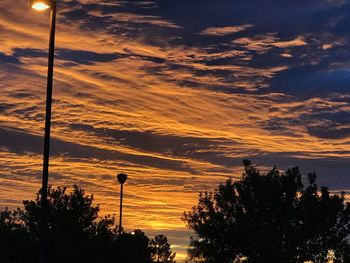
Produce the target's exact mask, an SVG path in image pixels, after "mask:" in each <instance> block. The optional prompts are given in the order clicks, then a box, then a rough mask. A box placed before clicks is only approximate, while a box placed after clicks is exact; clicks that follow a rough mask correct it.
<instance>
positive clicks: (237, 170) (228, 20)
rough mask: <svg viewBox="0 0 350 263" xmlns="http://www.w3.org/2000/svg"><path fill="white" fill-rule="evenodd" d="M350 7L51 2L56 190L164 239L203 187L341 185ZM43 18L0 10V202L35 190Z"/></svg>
mask: <svg viewBox="0 0 350 263" xmlns="http://www.w3.org/2000/svg"><path fill="white" fill-rule="evenodd" d="M349 28H350V3H349V2H348V1H345V0H285V1H280V0H250V1H246V0H245V1H243V0H215V1H213V0H154V1H153V0H149V1H147V0H146V1H132V0H120V1H119V0H110V1H107V0H60V1H58V20H57V33H56V53H55V55H56V61H55V72H54V93H53V97H54V102H53V103H54V104H53V120H52V151H51V163H50V179H49V180H50V181H49V183H50V184H51V185H53V186H59V185H67V186H72V185H73V184H77V185H78V186H80V187H82V188H84V189H85V190H86V192H87V193H89V194H94V196H95V199H96V204H100V207H101V213H102V214H108V213H111V214H113V213H116V214H117V215H118V213H117V212H118V204H119V199H118V196H119V185H118V183H117V181H116V174H117V173H119V172H123V173H127V174H128V176H129V177H128V181H127V182H126V184H125V188H124V193H125V195H124V198H125V199H124V210H123V223H124V227H125V229H126V230H129V231H131V230H133V229H136V228H140V229H142V230H144V231H146V234H148V235H149V236H151V237H152V235H155V234H166V235H167V236H168V237H169V240H170V242H171V243H172V244H173V249H174V250H175V251H177V253H178V257H177V259H178V261H179V262H181V260H183V259H184V258H185V257H186V246H187V244H188V241H189V236H190V235H192V234H193V233H191V232H190V231H188V230H187V228H186V225H185V223H184V222H182V221H181V216H182V214H183V212H184V211H188V210H190V208H191V207H192V206H193V205H195V204H196V202H197V200H198V193H199V192H200V191H206V190H208V191H212V190H214V189H215V188H216V187H217V186H218V184H219V183H221V182H224V181H225V180H226V179H227V178H229V177H233V178H237V179H238V178H240V176H241V174H242V170H243V169H242V165H241V163H242V159H245V158H248V159H250V160H252V161H253V162H254V163H255V164H256V165H258V166H259V167H260V168H261V169H262V170H264V169H267V168H268V167H271V166H273V165H277V167H278V168H280V169H287V168H288V167H293V166H299V167H300V168H301V170H302V172H303V173H304V175H306V174H307V173H309V172H317V174H318V177H319V184H320V185H327V186H329V187H330V190H331V191H333V192H340V191H345V192H347V191H349V189H350V177H349V168H350V88H349V84H348V83H350V42H349V41H350V35H349ZM48 31H49V12H48V11H44V12H37V11H35V10H32V9H30V7H29V0H28V1H27V0H1V3H0V89H1V96H0V208H4V207H5V206H7V207H9V208H15V207H17V206H20V205H21V201H22V200H23V199H33V198H34V196H35V193H36V192H37V191H38V189H39V187H40V184H41V167H42V149H43V127H44V116H45V115H44V114H45V112H44V109H45V108H44V106H45V95H46V71H47V48H48Z"/></svg>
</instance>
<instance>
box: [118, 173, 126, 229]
mask: <svg viewBox="0 0 350 263" xmlns="http://www.w3.org/2000/svg"><path fill="white" fill-rule="evenodd" d="M117 178H118V182H119V183H120V208H119V209H120V210H119V235H121V233H122V229H123V228H122V213H123V185H124V183H125V181H126V179H127V178H128V176H127V175H126V174H118V175H117Z"/></svg>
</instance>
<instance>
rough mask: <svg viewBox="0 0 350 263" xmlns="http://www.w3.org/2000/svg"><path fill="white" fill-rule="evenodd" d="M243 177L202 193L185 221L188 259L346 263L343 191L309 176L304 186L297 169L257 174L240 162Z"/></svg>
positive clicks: (348, 225)
mask: <svg viewBox="0 0 350 263" xmlns="http://www.w3.org/2000/svg"><path fill="white" fill-rule="evenodd" d="M244 166H245V172H244V174H243V177H242V178H241V180H238V181H235V182H234V181H233V180H232V179H229V180H227V181H226V183H225V184H221V185H220V186H219V187H218V189H217V190H216V191H215V192H204V193H201V194H200V196H199V202H198V205H197V206H195V207H193V208H192V210H191V211H189V212H186V213H184V216H183V220H184V221H185V222H187V224H188V226H189V228H190V229H192V230H194V231H195V233H196V237H192V238H191V241H190V243H191V249H190V250H189V255H190V258H192V259H194V260H197V261H199V262H215V263H226V262H227V263H228V262H247V263H265V262H266V263H267V262H269V263H271V262H276V263H277V262H278V263H281V262H286V263H289V262H290V263H299V262H305V261H312V262H314V263H325V262H327V257H328V256H329V254H330V253H331V252H332V253H334V257H335V260H334V262H344V263H348V262H350V261H349V255H350V245H349V241H348V236H349V234H350V206H349V205H348V204H345V200H344V194H343V193H342V194H341V195H337V194H330V193H329V191H328V189H327V188H326V187H322V188H321V189H319V188H318V186H317V184H316V175H315V174H314V173H313V174H309V176H308V185H307V186H306V187H304V185H303V183H302V176H301V173H300V171H299V169H298V168H293V169H289V170H287V171H286V172H280V171H279V170H277V169H276V168H275V167H274V168H273V169H272V170H270V171H269V172H268V173H266V174H261V173H260V172H259V170H258V169H257V168H255V167H254V166H253V165H252V164H251V163H250V161H248V160H245V161H244Z"/></svg>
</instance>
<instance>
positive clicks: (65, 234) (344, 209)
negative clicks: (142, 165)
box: [0, 160, 350, 263]
mask: <svg viewBox="0 0 350 263" xmlns="http://www.w3.org/2000/svg"><path fill="white" fill-rule="evenodd" d="M243 164H244V173H243V175H242V177H241V178H240V179H237V180H233V179H229V180H227V181H226V182H225V183H223V184H221V185H219V187H218V188H217V189H216V190H215V191H214V192H203V193H200V195H199V200H198V204H197V205H195V206H194V207H193V208H192V210H191V211H188V212H185V213H184V215H183V217H182V219H183V221H184V222H185V223H186V224H187V225H188V227H189V228H190V229H191V230H193V231H194V233H195V236H193V237H191V239H190V248H189V251H188V255H189V259H188V261H187V262H203V263H305V262H313V263H328V262H333V263H350V242H349V237H350V205H349V203H347V202H346V200H345V193H339V194H332V193H331V192H330V191H329V190H328V188H327V187H321V188H319V187H318V185H317V183H316V180H317V176H316V174H314V173H312V174H309V175H308V176H307V178H304V177H303V176H302V174H301V172H300V170H299V169H298V168H297V167H295V168H292V169H288V170H287V171H285V172H282V171H280V170H278V169H277V168H276V167H273V168H272V169H271V170H269V171H268V172H266V173H262V172H260V171H259V170H258V169H257V168H256V167H255V166H254V165H253V164H252V163H251V162H250V161H248V160H244V161H243ZM48 199H49V200H48V201H49V208H50V209H49V237H48V242H47V243H48V245H47V247H48V261H47V262H50V263H56V262H57V263H58V262H60V263H61V262H67V263H70V262H72V263H73V262H74V263H76V262H84V263H90V262H94V263H96V262H107V260H108V262H115V263H119V262H121V263H153V262H158V263H161V262H164V263H172V262H175V253H173V252H172V251H171V248H170V244H169V243H168V241H167V238H166V237H165V236H163V235H158V236H156V237H155V238H153V239H151V240H150V239H149V238H148V237H147V236H146V235H145V233H144V232H142V231H141V230H135V231H134V232H132V233H126V232H124V233H123V234H121V235H118V229H117V227H116V226H115V222H114V221H115V220H114V217H113V216H105V217H103V218H100V217H99V216H98V213H99V207H98V206H94V205H93V199H94V198H93V196H92V195H87V194H85V192H84V190H82V189H81V188H79V187H77V186H74V188H73V190H72V192H70V193H67V189H66V188H65V187H58V188H50V189H49V192H48ZM23 205H24V208H23V209H20V208H18V209H17V210H15V211H9V210H7V209H5V210H4V211H2V212H0V262H1V263H19V262H20V263H22V262H26V263H32V262H36V255H37V237H38V230H39V218H40V217H39V216H40V207H41V204H40V194H37V197H36V200H33V201H24V202H23Z"/></svg>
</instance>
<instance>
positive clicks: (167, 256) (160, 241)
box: [150, 235, 176, 263]
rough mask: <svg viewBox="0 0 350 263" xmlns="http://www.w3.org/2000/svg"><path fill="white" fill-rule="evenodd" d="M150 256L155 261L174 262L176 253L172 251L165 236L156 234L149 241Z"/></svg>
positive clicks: (161, 262)
mask: <svg viewBox="0 0 350 263" xmlns="http://www.w3.org/2000/svg"><path fill="white" fill-rule="evenodd" d="M150 249H151V257H152V261H153V262H155V263H175V260H174V259H175V256H176V253H172V251H171V249H170V244H169V243H168V239H167V237H166V236H163V235H157V236H156V237H155V238H154V239H152V240H151V242H150Z"/></svg>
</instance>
